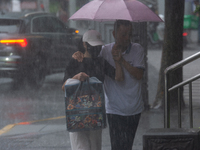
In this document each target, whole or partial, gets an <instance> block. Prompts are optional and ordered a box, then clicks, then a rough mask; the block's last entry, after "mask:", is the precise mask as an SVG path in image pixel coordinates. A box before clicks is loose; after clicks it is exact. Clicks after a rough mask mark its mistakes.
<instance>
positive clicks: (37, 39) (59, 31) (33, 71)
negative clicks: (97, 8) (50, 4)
mask: <svg viewBox="0 0 200 150" xmlns="http://www.w3.org/2000/svg"><path fill="white" fill-rule="evenodd" d="M80 39H81V35H79V34H78V33H77V30H76V29H73V28H69V27H67V26H66V25H65V24H64V23H63V22H62V21H60V20H59V19H58V18H57V17H56V16H55V15H52V14H50V13H45V12H31V13H30V12H29V13H27V12H18V13H17V12H10V13H0V77H8V78H13V79H14V83H15V85H21V84H22V83H24V81H27V82H28V83H29V85H30V86H32V87H36V88H39V87H41V86H42V84H43V82H44V80H45V76H46V75H49V74H53V73H59V72H64V70H65V67H66V64H67V62H68V60H69V58H71V56H72V54H73V53H74V52H75V51H77V45H78V44H77V42H78V41H79V40H80Z"/></svg>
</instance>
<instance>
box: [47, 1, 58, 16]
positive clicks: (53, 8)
mask: <svg viewBox="0 0 200 150" xmlns="http://www.w3.org/2000/svg"><path fill="white" fill-rule="evenodd" d="M59 7H60V4H59V2H56V1H52V2H50V5H49V11H50V13H56V12H57V11H58V10H59Z"/></svg>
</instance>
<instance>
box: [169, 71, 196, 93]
mask: <svg viewBox="0 0 200 150" xmlns="http://www.w3.org/2000/svg"><path fill="white" fill-rule="evenodd" d="M199 78H200V74H198V75H196V76H194V77H192V78H189V79H188V80H185V81H183V82H181V83H179V84H176V85H174V86H173V87H171V88H170V89H168V91H169V92H170V91H172V90H175V89H177V88H180V87H182V86H184V85H186V84H189V83H191V82H192V81H195V80H197V79H199Z"/></svg>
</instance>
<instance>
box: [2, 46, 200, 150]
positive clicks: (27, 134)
mask: <svg viewBox="0 0 200 150" xmlns="http://www.w3.org/2000/svg"><path fill="white" fill-rule="evenodd" d="M198 49H199V47H198V46H197V45H189V46H188V48H187V49H185V50H184V57H187V56H190V55H192V54H194V53H195V52H197V51H198ZM160 57H161V50H149V51H148V78H149V79H148V80H149V104H152V103H153V101H154V98H155V94H156V90H157V80H158V72H159V67H160V66H159V65H160ZM155 58H156V59H155ZM155 60H157V61H155ZM198 64H199V63H196V64H193V65H192V67H191V66H187V67H186V70H187V69H190V70H189V71H184V74H183V76H184V79H185V78H187V77H190V76H191V75H192V74H193V73H194V74H195V73H196V74H197V73H199V72H200V71H199V65H198ZM191 72H192V74H191ZM195 86H197V87H196V88H197V89H198V88H199V81H197V82H196V83H195ZM197 91H198V90H197ZM194 92H195V91H194ZM198 94H199V92H196V94H195V95H196V97H198ZM184 95H185V101H186V108H184V109H183V110H182V127H183V128H189V108H188V105H187V104H188V102H187V93H186V94H184ZM199 114H200V101H199V100H198V99H197V98H196V99H194V111H193V116H194V128H198V127H200V118H199V116H198V115H199ZM163 122H164V113H163V110H162V109H149V110H146V111H144V112H143V113H142V116H141V120H140V123H139V127H138V130H137V134H136V137H135V141H134V146H133V150H142V149H143V141H142V138H143V135H144V134H145V132H146V131H148V129H151V128H163V127H164V123H163ZM177 125H178V119H177V112H176V111H175V110H174V111H172V112H171V127H175V128H176V127H177ZM0 147H1V149H2V150H54V149H55V150H71V147H70V140H69V134H68V132H67V131H66V123H65V117H64V116H59V117H56V118H47V119H43V120H37V121H30V122H21V123H18V124H10V125H7V126H5V127H4V128H2V129H1V130H0ZM102 150H110V139H109V132H108V127H107V128H106V129H104V130H103V136H102Z"/></svg>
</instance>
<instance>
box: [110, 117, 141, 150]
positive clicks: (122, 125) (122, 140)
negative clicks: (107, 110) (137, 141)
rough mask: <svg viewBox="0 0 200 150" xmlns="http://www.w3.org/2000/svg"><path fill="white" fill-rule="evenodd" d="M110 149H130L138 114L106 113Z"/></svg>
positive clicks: (138, 118)
mask: <svg viewBox="0 0 200 150" xmlns="http://www.w3.org/2000/svg"><path fill="white" fill-rule="evenodd" d="M107 116H108V124H109V130H110V139H111V149H112V150H132V146H133V141H134V137H135V133H136V130H137V127H138V123H139V120H140V114H137V115H133V116H120V115H114V114H107Z"/></svg>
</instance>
